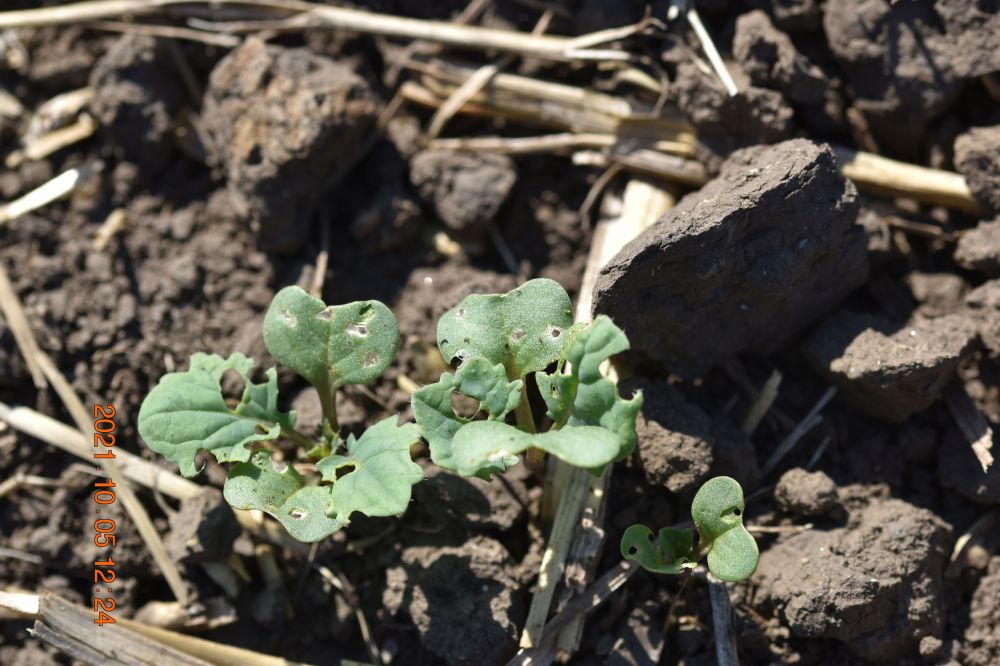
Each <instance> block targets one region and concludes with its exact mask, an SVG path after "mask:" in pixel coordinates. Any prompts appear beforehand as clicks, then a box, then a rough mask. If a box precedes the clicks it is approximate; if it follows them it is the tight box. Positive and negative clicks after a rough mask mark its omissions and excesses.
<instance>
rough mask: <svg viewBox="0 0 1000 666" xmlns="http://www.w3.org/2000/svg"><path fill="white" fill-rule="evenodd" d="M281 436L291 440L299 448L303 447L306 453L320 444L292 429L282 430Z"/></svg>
mask: <svg viewBox="0 0 1000 666" xmlns="http://www.w3.org/2000/svg"><path fill="white" fill-rule="evenodd" d="M281 435H282V436H283V437H285V438H286V439H290V440H292V441H293V442H295V443H296V444H298V445H299V446H301V447H303V448H304V449H305V450H306V451H309V450H310V449H312V448H314V447H315V446H316V445H317V444H318V443H319V442H316V441H313V440H312V439H310V438H308V437H306V436H305V435H303V434H302V433H301V432H299V431H298V430H293V429H291V428H282V429H281Z"/></svg>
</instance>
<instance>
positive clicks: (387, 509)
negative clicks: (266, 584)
mask: <svg viewBox="0 0 1000 666" xmlns="http://www.w3.org/2000/svg"><path fill="white" fill-rule="evenodd" d="M264 343H265V344H266V345H267V348H268V351H270V352H271V354H272V355H273V356H274V357H275V359H277V360H278V362H279V363H282V364H284V365H286V366H288V367H290V368H291V369H292V370H294V371H295V372H296V373H297V374H299V375H301V376H302V377H304V378H305V379H306V380H308V381H309V383H311V384H312V385H313V387H314V388H315V389H316V391H317V392H318V393H319V398H320V404H321V405H322V409H323V425H322V432H321V433H319V434H318V435H317V436H316V437H310V436H308V435H306V434H304V433H301V432H299V431H297V430H296V429H295V420H296V419H295V416H296V415H295V412H282V411H281V410H279V409H278V406H277V404H278V376H277V372H276V370H275V369H274V368H269V369H268V370H267V371H266V372H265V375H264V376H265V380H264V381H263V382H261V383H255V382H254V381H253V380H252V379H251V377H250V373H251V370H252V369H253V366H254V363H253V361H252V360H251V359H249V358H247V357H246V356H244V355H243V354H240V353H235V354H233V355H232V356H230V357H229V358H222V357H221V356H218V355H214V354H212V355H208V354H200V353H199V354H195V355H194V356H192V357H191V363H190V366H189V368H188V370H187V371H185V372H174V373H170V374H167V375H165V376H164V377H163V378H162V379H161V380H160V382H159V383H158V384H157V385H156V387H154V388H153V390H152V391H151V392H150V394H149V395H148V396H147V397H146V399H145V400H144V401H143V403H142V407H141V408H140V410H139V434H140V435H141V436H142V438H143V439H144V440H145V441H146V443H147V444H148V445H149V447H150V448H152V449H153V450H154V451H156V452H157V453H160V454H161V455H163V456H164V457H165V458H167V459H168V460H171V461H173V462H175V463H177V464H178V465H179V467H180V470H181V473H182V474H183V475H184V476H193V475H195V474H197V473H198V471H199V467H198V464H197V462H196V457H197V455H198V454H199V453H200V452H201V451H209V452H210V453H212V454H213V455H214V456H215V458H216V460H218V461H219V462H220V463H236V464H235V465H233V466H232V467H231V468H230V470H229V473H228V476H227V478H226V484H225V488H224V491H223V492H224V495H225V498H226V500H227V501H228V502H229V503H230V504H231V505H233V506H234V507H236V508H238V509H260V510H261V511H264V512H266V513H268V514H270V515H272V516H274V517H275V518H277V519H278V520H279V521H280V522H281V523H282V524H283V525H284V526H285V528H286V529H287V530H288V532H289V533H290V534H291V535H292V536H293V537H295V538H296V539H299V540H300V541H306V542H311V541H318V540H320V539H322V538H324V537H326V536H328V535H330V534H331V533H333V532H335V531H337V530H338V529H340V528H342V527H343V526H345V525H346V524H347V523H348V522H349V521H350V517H351V514H352V513H353V512H355V511H358V512H360V513H363V514H365V515H368V516H390V515H395V514H398V513H402V512H403V511H405V510H406V506H407V504H408V503H409V501H410V491H411V487H412V486H413V485H414V484H415V483H417V482H418V481H420V479H421V477H422V475H421V472H420V467H419V466H418V465H417V464H416V463H414V462H413V461H412V460H411V458H410V446H411V445H412V444H414V443H416V442H417V441H418V440H419V433H418V431H417V427H416V426H415V425H413V424H406V425H403V426H399V425H397V423H396V417H395V416H392V417H389V418H387V419H385V420H383V421H380V422H378V423H376V424H375V425H373V426H372V427H370V428H368V430H366V431H365V432H364V433H363V434H362V435H361V436H360V437H358V438H355V437H354V435H350V436H348V438H347V439H346V440H344V439H342V438H341V436H340V428H339V425H338V420H337V397H336V396H337V389H338V388H340V387H342V386H345V385H348V384H364V383H368V382H371V381H373V380H375V379H377V378H378V377H379V376H380V375H381V374H382V373H383V372H384V371H385V369H386V367H388V365H389V363H391V362H392V359H393V357H394V356H395V354H396V348H397V346H398V344H399V328H398V326H397V324H396V318H395V317H394V316H393V314H392V312H391V311H390V310H389V308H387V307H386V306H385V305H383V304H382V303H379V302H378V301H361V302H356V303H348V304H346V305H338V306H327V305H326V304H325V303H323V301H321V300H320V299H318V298H314V297H312V296H310V295H309V294H308V293H307V292H305V291H304V290H302V289H300V288H299V287H287V288H285V289H282V290H281V291H280V292H278V294H277V295H275V297H274V300H273V301H272V303H271V307H270V309H269V310H268V312H267V315H266V317H265V319H264ZM227 371H235V372H236V373H238V374H239V376H240V377H241V378H242V380H243V382H244V389H243V394H242V396H241V398H240V400H239V402H237V403H236V404H235V405H231V404H228V403H227V401H226V399H225V397H224V396H223V393H222V378H223V375H224V374H225V373H226V372H227ZM278 438H285V439H289V440H291V441H293V442H295V443H296V444H298V445H300V447H301V449H302V450H301V451H300V452H299V454H300V457H301V458H303V459H305V460H306V461H309V460H312V461H314V462H313V463H312V464H308V465H306V466H305V467H306V469H305V474H303V473H302V472H300V471H299V470H298V469H296V467H295V465H294V464H293V463H297V462H298V461H292V462H291V463H290V462H283V461H277V460H273V459H272V456H271V451H270V450H269V449H267V448H261V447H266V446H267V444H266V443H267V442H269V441H273V440H276V439H278Z"/></svg>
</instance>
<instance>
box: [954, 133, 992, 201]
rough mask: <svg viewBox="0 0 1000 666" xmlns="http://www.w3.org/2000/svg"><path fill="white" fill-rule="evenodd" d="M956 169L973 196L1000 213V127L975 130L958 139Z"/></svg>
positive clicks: (956, 143) (956, 140)
mask: <svg viewBox="0 0 1000 666" xmlns="http://www.w3.org/2000/svg"><path fill="white" fill-rule="evenodd" d="M955 167H956V168H957V169H958V171H959V173H961V174H962V175H963V176H965V180H966V182H967V183H968V184H969V189H970V190H972V194H973V196H975V197H976V199H977V200H978V201H979V202H980V203H981V204H983V206H985V207H986V208H987V209H989V210H990V211H992V212H994V213H1000V125H995V126H992V127H973V128H972V129H970V130H969V131H968V132H966V133H965V134H962V135H961V136H959V137H958V138H957V139H955Z"/></svg>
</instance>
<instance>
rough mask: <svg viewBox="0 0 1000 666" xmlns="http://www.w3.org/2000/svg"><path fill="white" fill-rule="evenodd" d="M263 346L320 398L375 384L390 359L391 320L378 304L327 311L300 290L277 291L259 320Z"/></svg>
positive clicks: (394, 336) (394, 339) (395, 332)
mask: <svg viewBox="0 0 1000 666" xmlns="http://www.w3.org/2000/svg"><path fill="white" fill-rule="evenodd" d="M264 344H265V345H267V349H268V351H270V352H271V354H272V355H273V356H274V358H275V359H277V360H278V362H279V363H282V364H284V365H287V366H288V367H290V368H291V369H292V370H294V371H295V372H296V373H298V374H299V375H301V376H302V377H305V378H306V379H307V380H309V382H310V383H311V384H312V385H313V386H315V387H316V389H317V390H319V391H320V392H325V393H329V392H331V391H333V390H336V389H337V388H339V387H341V386H344V385H346V384H366V383H368V382H371V381H373V380H375V379H377V378H378V377H379V376H381V374H382V373H383V372H384V371H385V369H386V368H387V367H388V366H389V364H390V363H391V362H392V359H393V357H394V356H395V355H396V347H397V346H398V345H399V326H398V325H397V323H396V317H395V316H394V315H393V314H392V311H391V310H389V308H387V307H386V306H385V305H383V304H382V303H380V302H378V301H357V302H354V303H347V304H346V305H330V306H327V305H326V304H325V303H324V302H323V301H321V300H320V299H318V298H314V297H313V296H310V295H309V293H308V292H306V291H305V290H304V289H301V288H300V287H294V286H293V287H285V288H284V289H282V290H281V291H279V292H278V293H277V294H276V295H275V297H274V300H272V301H271V307H270V309H268V311H267V316H265V318H264Z"/></svg>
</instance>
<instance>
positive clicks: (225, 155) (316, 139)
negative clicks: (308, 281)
mask: <svg viewBox="0 0 1000 666" xmlns="http://www.w3.org/2000/svg"><path fill="white" fill-rule="evenodd" d="M377 110H378V101H377V100H376V98H375V95H374V94H373V93H372V91H371V88H370V87H369V86H368V83H367V82H366V81H365V80H364V79H363V78H361V77H360V76H358V75H357V74H356V73H354V71H353V70H352V69H351V68H350V67H348V66H347V65H344V64H341V63H339V62H337V61H335V60H332V59H330V58H327V57H325V56H321V55H318V54H316V53H315V52H313V51H312V50H310V49H304V48H300V49H292V48H285V47H281V46H273V45H267V44H265V43H264V42H263V41H261V40H259V39H256V38H251V39H248V40H247V41H245V42H244V43H243V44H242V45H241V46H240V47H239V48H237V49H236V50H234V51H233V52H232V53H230V54H229V55H228V56H226V57H225V58H224V59H223V60H222V61H221V62H220V63H219V64H218V65H217V66H216V68H215V69H214V70H213V71H212V76H211V79H210V82H209V87H208V90H207V91H206V93H205V108H204V115H203V118H204V126H205V129H206V131H207V134H208V136H209V139H210V147H211V149H212V151H213V153H214V155H215V157H216V159H217V160H218V161H219V162H220V163H221V164H222V165H223V166H224V167H225V169H226V176H227V180H228V183H229V189H230V190H231V191H232V193H233V194H234V199H235V202H236V204H237V206H238V207H239V208H240V212H241V213H242V214H243V215H245V216H246V217H248V218H249V220H250V223H251V225H252V226H253V228H254V230H255V231H256V232H257V234H258V237H259V241H260V245H261V247H262V248H263V249H266V250H269V251H279V252H290V251H294V250H295V249H297V248H298V247H300V246H301V244H302V242H303V240H304V238H305V236H306V234H307V233H308V231H309V222H310V215H311V213H312V212H313V210H314V209H315V207H316V205H317V203H318V202H319V199H320V197H321V196H322V195H323V194H324V193H325V192H326V191H327V190H328V188H329V187H330V186H331V185H332V184H333V181H334V179H335V178H336V177H337V176H342V175H344V171H345V170H346V167H348V166H350V165H351V164H352V163H353V162H355V161H356V160H357V159H358V157H359V156H360V154H361V148H362V143H363V141H364V139H365V137H366V135H367V131H368V128H369V126H370V125H371V123H372V121H373V120H374V117H375V114H376V112H377Z"/></svg>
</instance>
